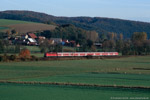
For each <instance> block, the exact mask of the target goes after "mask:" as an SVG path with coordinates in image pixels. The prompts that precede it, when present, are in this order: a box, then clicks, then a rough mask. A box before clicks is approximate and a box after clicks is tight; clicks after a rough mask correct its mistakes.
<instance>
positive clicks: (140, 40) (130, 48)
mask: <svg viewBox="0 0 150 100" xmlns="http://www.w3.org/2000/svg"><path fill="white" fill-rule="evenodd" d="M109 36H110V38H109V39H107V40H104V41H103V51H117V52H120V53H122V54H123V55H149V54H150V40H149V39H148V37H147V33H146V32H134V33H133V35H132V36H131V38H130V39H123V34H120V35H119V38H117V37H116V36H117V35H116V34H115V33H110V34H109Z"/></svg>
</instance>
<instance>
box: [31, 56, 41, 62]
mask: <svg viewBox="0 0 150 100" xmlns="http://www.w3.org/2000/svg"><path fill="white" fill-rule="evenodd" d="M31 60H33V61H38V60H39V58H38V57H36V56H34V55H32V56H31Z"/></svg>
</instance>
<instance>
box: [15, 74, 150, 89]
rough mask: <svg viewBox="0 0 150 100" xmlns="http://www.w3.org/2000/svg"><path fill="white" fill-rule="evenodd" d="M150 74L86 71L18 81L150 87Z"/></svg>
mask: <svg viewBox="0 0 150 100" xmlns="http://www.w3.org/2000/svg"><path fill="white" fill-rule="evenodd" d="M149 76H150V75H139V74H112V73H85V74H75V75H58V76H49V77H41V78H39V77H37V78H27V79H22V80H21V79H19V80H17V81H29V82H30V81H37V82H58V83H65V82H67V83H83V84H99V85H111V86H113V85H117V86H142V87H150V77H149Z"/></svg>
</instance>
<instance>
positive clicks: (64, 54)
mask: <svg viewBox="0 0 150 100" xmlns="http://www.w3.org/2000/svg"><path fill="white" fill-rule="evenodd" d="M85 56H118V52H58V53H56V52H52V53H45V57H85Z"/></svg>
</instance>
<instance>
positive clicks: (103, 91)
mask: <svg viewBox="0 0 150 100" xmlns="http://www.w3.org/2000/svg"><path fill="white" fill-rule="evenodd" d="M0 89H1V91H0V97H1V100H10V98H11V100H111V97H128V98H131V97H137V96H138V97H147V98H148V97H149V91H148V90H143V89H139V90H137V89H119V88H88V87H73V86H47V85H44V86H41V85H34V86H32V85H16V84H0ZM8 91H9V92H8Z"/></svg>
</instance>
